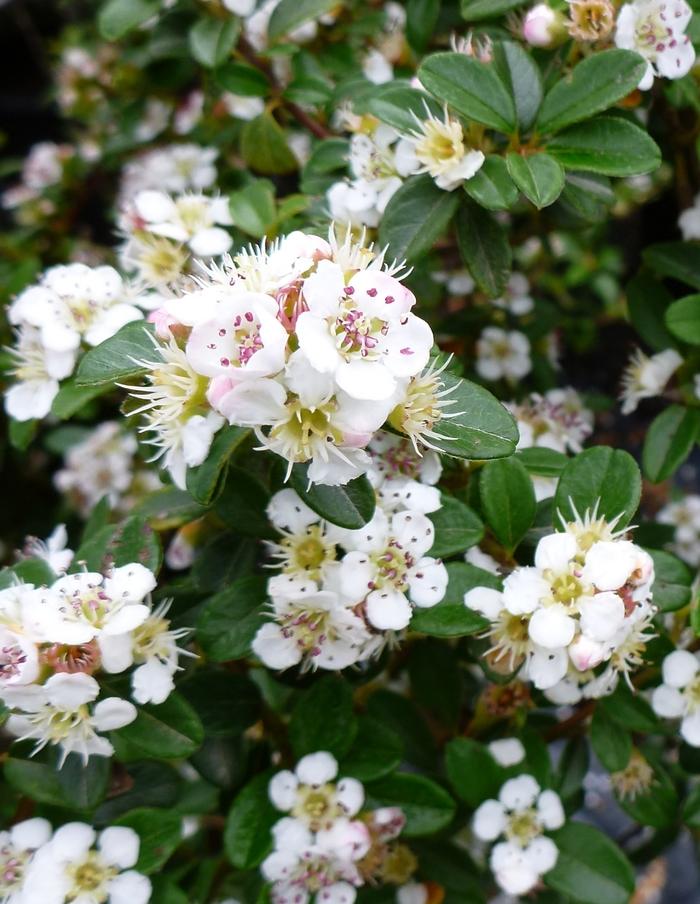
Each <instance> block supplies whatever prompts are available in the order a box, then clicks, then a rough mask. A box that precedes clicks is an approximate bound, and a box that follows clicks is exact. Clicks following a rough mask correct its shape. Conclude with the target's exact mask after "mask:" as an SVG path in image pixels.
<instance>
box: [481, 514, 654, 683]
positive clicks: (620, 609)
mask: <svg viewBox="0 0 700 904" xmlns="http://www.w3.org/2000/svg"><path fill="white" fill-rule="evenodd" d="M614 525H615V522H614V521H613V522H607V521H606V520H605V519H603V518H598V517H597V513H596V511H595V510H594V511H593V512H586V514H585V515H584V517H583V518H580V517H577V518H576V520H574V521H572V522H568V523H565V524H564V527H565V529H564V530H563V531H561V532H559V533H554V534H549V535H548V536H545V537H543V538H542V539H541V540H540V542H539V543H538V545H537V549H536V550H535V562H534V565H532V566H524V567H518V568H516V569H515V570H514V571H512V572H511V574H510V575H508V577H507V578H506V579H505V580H504V582H503V590H502V591H498V590H491V589H488V588H485V587H477V588H474V589H472V590H470V591H468V592H467V594H466V595H465V598H464V602H465V605H467V606H469V607H471V608H474V609H476V610H477V611H479V612H481V613H482V614H483V615H484V616H485V617H486V618H488V619H489V620H490V621H491V622H492V627H491V629H490V631H489V636H490V638H491V641H492V644H493V645H492V648H491V649H490V651H489V655H491V656H492V657H493V658H494V660H495V661H496V662H497V661H498V660H504V661H505V662H507V663H508V665H509V667H510V670H511V671H513V670H514V669H515V668H518V667H520V666H521V665H522V666H523V675H524V677H528V678H529V679H530V680H531V681H532V682H533V683H534V685H535V686H536V687H538V688H539V689H541V690H546V689H548V688H552V687H554V686H555V685H556V684H558V683H559V682H560V681H562V680H563V679H564V678H565V676H566V675H567V672H568V671H569V668H570V665H572V666H573V667H574V669H575V670H578V672H580V673H585V672H588V671H589V670H590V669H593V668H595V667H596V666H598V665H600V664H601V663H603V662H607V663H608V664H609V666H608V668H609V669H610V672H609V674H608V676H607V677H606V679H605V682H603V683H606V682H607V683H610V681H613V682H614V681H615V680H616V676H617V675H618V674H622V675H623V676H624V677H625V679H626V680H629V678H628V674H629V672H631V671H632V670H634V669H635V668H637V667H638V666H639V665H641V662H642V653H643V650H644V646H645V643H646V642H647V641H648V640H649V639H650V635H647V634H646V633H645V631H646V628H648V627H649V624H650V621H651V617H652V616H653V614H654V610H653V608H652V607H651V602H650V601H651V585H652V582H653V578H654V569H653V562H652V560H651V557H650V556H649V555H648V553H646V552H645V551H644V550H642V549H640V547H638V546H636V545H635V544H634V543H632V542H631V541H629V540H626V539H623V537H622V536H621V532H615V530H614ZM613 686H614V684H613Z"/></svg>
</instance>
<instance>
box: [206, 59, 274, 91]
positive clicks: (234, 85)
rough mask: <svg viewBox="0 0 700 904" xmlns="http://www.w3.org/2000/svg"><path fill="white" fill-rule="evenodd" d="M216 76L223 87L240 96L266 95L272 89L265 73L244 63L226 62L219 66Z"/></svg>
mask: <svg viewBox="0 0 700 904" xmlns="http://www.w3.org/2000/svg"><path fill="white" fill-rule="evenodd" d="M214 77H215V78H216V81H217V82H218V83H219V84H220V85H221V87H222V88H225V89H226V91H231V92H232V93H233V94H237V95H238V96H239V97H265V96H266V95H267V94H268V93H269V91H270V83H269V81H268V80H267V78H266V76H265V74H264V73H263V72H261V71H260V70H259V69H256V68H255V67H254V66H247V65H245V64H243V63H224V65H223V66H219V67H218V68H217V70H216V72H215V73H214Z"/></svg>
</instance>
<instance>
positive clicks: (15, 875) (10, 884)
mask: <svg viewBox="0 0 700 904" xmlns="http://www.w3.org/2000/svg"><path fill="white" fill-rule="evenodd" d="M50 837H51V824H50V823H49V822H48V821H47V820H46V819H42V818H41V817H35V818H34V819H25V820H24V821H23V822H18V823H15V825H13V826H12V828H11V829H9V831H2V832H0V900H2V902H3V904H22V902H23V901H25V900H27V899H26V898H25V897H24V884H25V880H26V878H27V873H28V872H29V870H30V868H31V865H32V860H33V859H34V855H35V854H36V852H37V850H38V849H40V848H42V847H43V845H45V844H46V842H47V841H48V840H49V838H50Z"/></svg>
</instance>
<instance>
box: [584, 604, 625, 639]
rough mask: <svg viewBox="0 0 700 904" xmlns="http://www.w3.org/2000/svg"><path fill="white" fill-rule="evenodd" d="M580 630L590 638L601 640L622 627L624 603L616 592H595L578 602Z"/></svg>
mask: <svg viewBox="0 0 700 904" xmlns="http://www.w3.org/2000/svg"><path fill="white" fill-rule="evenodd" d="M579 612H580V613H581V630H582V631H583V632H584V634H587V635H588V637H590V638H591V640H596V641H599V642H601V643H602V642H603V641H606V640H610V638H611V637H612V636H613V635H614V634H615V633H616V632H617V631H618V630H619V629H620V628H621V627H622V625H623V624H624V621H625V604H624V603H623V601H622V598H621V597H619V596H618V595H617V593H612V592H611V591H607V592H605V593H596V594H595V595H594V596H592V597H587V598H586V599H584V600H582V601H581V602H580V603H579Z"/></svg>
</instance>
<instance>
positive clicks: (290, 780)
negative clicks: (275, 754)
mask: <svg viewBox="0 0 700 904" xmlns="http://www.w3.org/2000/svg"><path fill="white" fill-rule="evenodd" d="M298 787H299V780H298V779H297V777H296V775H294V773H293V772H290V771H289V769H284V770H283V771H282V772H278V773H277V775H273V776H272V778H271V779H270V784H269V786H268V789H267V793H268V795H269V798H270V800H271V801H272V803H273V804H274V805H275V807H277V809H278V810H281V811H282V812H283V813H286V812H288V811H289V810H291V809H292V807H293V806H294V804H295V802H296V799H297V788H298Z"/></svg>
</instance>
